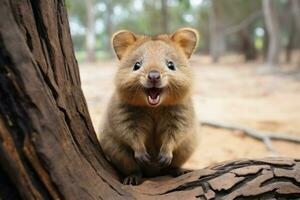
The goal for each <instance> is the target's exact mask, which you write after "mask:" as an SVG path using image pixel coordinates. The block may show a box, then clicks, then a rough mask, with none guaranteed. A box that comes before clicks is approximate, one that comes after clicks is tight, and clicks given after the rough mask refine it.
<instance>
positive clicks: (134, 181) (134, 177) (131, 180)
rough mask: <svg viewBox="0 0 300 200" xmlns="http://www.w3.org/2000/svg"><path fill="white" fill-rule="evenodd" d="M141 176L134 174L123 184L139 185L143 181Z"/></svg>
mask: <svg viewBox="0 0 300 200" xmlns="http://www.w3.org/2000/svg"><path fill="white" fill-rule="evenodd" d="M141 178H142V177H141V175H140V174H132V175H129V176H127V177H125V178H124V180H123V184H124V185H138V184H140V181H141Z"/></svg>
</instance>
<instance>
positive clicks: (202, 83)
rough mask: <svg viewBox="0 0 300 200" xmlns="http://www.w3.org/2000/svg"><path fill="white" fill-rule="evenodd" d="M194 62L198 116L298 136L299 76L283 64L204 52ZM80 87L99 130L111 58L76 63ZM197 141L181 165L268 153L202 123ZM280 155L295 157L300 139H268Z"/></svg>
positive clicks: (109, 89) (239, 135)
mask: <svg viewBox="0 0 300 200" xmlns="http://www.w3.org/2000/svg"><path fill="white" fill-rule="evenodd" d="M191 66H192V67H194V68H195V76H196V78H195V80H196V82H195V89H194V97H193V99H194V104H195V108H196V112H197V115H198V117H199V120H201V119H209V120H217V121H222V122H228V123H233V124H239V125H246V126H249V127H251V128H255V129H257V130H264V131H273V132H284V133H287V134H294V135H297V136H299V137H300V79H299V78H298V79H297V76H295V74H294V73H291V70H292V69H290V68H289V67H288V66H285V68H284V70H283V71H281V72H280V73H258V71H259V69H260V68H261V67H262V65H261V64H260V63H258V62H252V63H247V64H245V63H244V62H242V61H239V59H238V58H231V57H227V58H225V59H223V60H222V61H221V62H220V64H217V65H216V64H212V63H210V59H209V58H208V57H205V56H201V57H200V56H195V57H194V58H193V59H192V60H191ZM79 67H80V73H81V81H82V88H83V91H84V94H85V97H86V100H87V103H88V107H89V111H90V114H91V117H92V121H93V124H94V128H95V130H96V131H98V128H99V124H100V121H101V119H102V116H103V114H104V112H105V108H106V105H107V102H108V101H109V98H110V95H111V94H112V92H113V89H114V84H113V77H114V73H115V71H116V69H117V62H116V61H102V62H98V63H96V64H87V63H81V64H79ZM199 134H201V141H200V145H199V147H198V149H197V151H196V152H195V154H194V155H193V157H192V158H191V159H190V161H189V162H188V163H187V164H186V167H191V168H203V167H206V166H208V165H211V164H214V163H216V162H220V161H225V160H231V159H238V158H261V157H266V156H270V153H269V152H268V151H267V150H266V147H265V146H264V144H263V143H262V142H260V141H257V140H254V139H252V138H249V137H247V136H245V135H244V134H242V133H239V132H236V131H233V132H232V131H227V130H224V129H216V128H211V127H206V126H202V127H201V129H200V133H199ZM273 145H274V147H275V149H276V150H277V151H278V155H279V156H288V157H295V158H300V144H295V143H289V142H282V141H273Z"/></svg>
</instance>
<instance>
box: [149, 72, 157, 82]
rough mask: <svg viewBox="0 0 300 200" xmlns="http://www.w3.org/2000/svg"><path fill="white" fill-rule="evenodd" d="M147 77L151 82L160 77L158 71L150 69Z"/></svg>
mask: <svg viewBox="0 0 300 200" xmlns="http://www.w3.org/2000/svg"><path fill="white" fill-rule="evenodd" d="M148 79H149V80H150V81H151V82H153V83H156V82H157V81H158V80H159V79H160V73H159V72H158V71H154V70H153V71H150V72H149V74H148Z"/></svg>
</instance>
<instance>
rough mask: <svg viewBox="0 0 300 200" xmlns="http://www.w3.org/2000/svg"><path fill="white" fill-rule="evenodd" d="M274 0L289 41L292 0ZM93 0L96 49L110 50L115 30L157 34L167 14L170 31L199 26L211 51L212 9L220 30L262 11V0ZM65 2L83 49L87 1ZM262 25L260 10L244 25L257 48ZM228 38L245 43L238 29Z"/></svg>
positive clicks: (204, 47) (233, 44) (203, 45)
mask: <svg viewBox="0 0 300 200" xmlns="http://www.w3.org/2000/svg"><path fill="white" fill-rule="evenodd" d="M162 1H166V3H167V9H166V12H167V14H165V13H164V11H163V9H162ZM274 1H276V8H275V9H277V10H279V17H280V18H281V19H282V23H281V24H282V32H283V38H284V41H288V38H289V30H291V28H290V27H291V26H292V23H291V22H289V20H288V19H289V15H290V13H288V12H286V10H287V9H288V7H289V0H274ZM93 2H94V14H95V17H94V18H95V20H96V21H95V24H96V25H95V26H96V27H95V29H96V35H97V41H96V50H97V51H102V52H107V54H109V52H111V50H110V49H109V44H110V37H111V34H112V33H113V32H114V31H117V30H120V29H128V30H131V31H133V32H137V33H140V34H150V35H156V34H159V33H162V32H163V30H165V27H162V26H163V25H162V24H163V23H162V20H163V19H165V18H166V19H165V20H167V24H168V30H169V31H170V32H173V31H175V30H176V29H177V28H180V27H194V28H196V29H197V30H198V31H199V33H200V43H199V48H198V50H199V51H202V52H208V49H209V43H210V42H209V41H210V23H211V21H210V17H211V15H212V10H213V11H214V12H215V15H216V16H217V18H218V21H219V22H218V23H219V24H220V27H219V30H220V31H224V30H225V29H228V28H229V27H233V26H235V25H238V24H240V23H242V22H243V21H244V20H246V19H247V18H248V17H249V16H251V15H252V14H253V13H256V12H260V11H262V0H155V1H153V0H122V1H121V0H93ZM66 5H67V9H68V14H69V19H70V22H71V30H75V29H78V30H79V29H81V31H78V30H77V31H72V33H73V34H72V35H73V42H74V46H75V49H76V51H80V52H81V51H84V49H85V34H86V31H87V29H86V28H87V22H86V20H87V19H86V16H87V11H86V10H87V6H86V1H83V0H66ZM287 21H288V23H286V22H287ZM290 21H291V20H290ZM74 24H75V25H76V26H75V25H74ZM78 27H79V28H78ZM263 27H264V18H263V15H262V14H261V16H260V17H258V18H257V19H255V20H254V21H253V22H251V23H250V24H249V25H248V26H246V27H244V28H243V31H246V32H247V33H248V36H249V37H250V40H252V41H253V43H254V46H255V47H256V48H257V49H258V50H259V49H262V48H263V43H264V42H263V37H265V36H257V35H256V34H255V30H256V29H257V28H263ZM225 40H226V41H225V42H226V46H227V48H229V49H230V50H234V51H239V49H240V46H241V43H242V42H241V38H240V32H239V31H237V32H235V33H233V34H230V35H227V36H226V37H225ZM285 43H287V42H285ZM78 55H79V56H80V58H83V57H84V56H83V53H82V52H81V53H78ZM79 60H80V59H79Z"/></svg>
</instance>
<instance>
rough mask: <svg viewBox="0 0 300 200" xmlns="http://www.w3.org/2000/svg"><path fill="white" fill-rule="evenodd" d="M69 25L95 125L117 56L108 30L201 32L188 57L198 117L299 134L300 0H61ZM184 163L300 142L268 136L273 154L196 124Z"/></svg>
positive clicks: (295, 151)
mask: <svg viewBox="0 0 300 200" xmlns="http://www.w3.org/2000/svg"><path fill="white" fill-rule="evenodd" d="M67 7H68V14H69V22H70V29H71V34H72V38H73V45H74V49H75V53H76V58H77V60H78V63H79V67H80V71H81V80H82V88H83V90H84V93H85V96H86V99H87V103H88V106H89V110H90V113H91V117H92V120H93V123H94V127H95V129H96V131H97V130H98V127H99V124H100V122H101V118H102V117H103V114H104V112H105V108H106V103H107V102H108V101H109V97H110V95H111V94H112V92H113V88H114V85H113V76H114V73H115V71H116V69H117V64H118V62H117V60H116V59H115V57H114V54H113V51H112V49H111V47H110V37H111V35H112V34H113V33H114V32H115V31H117V30H120V29H128V30H131V31H133V32H136V33H138V34H147V35H156V34H159V33H172V32H174V31H175V30H176V29H178V28H180V27H193V28H196V29H197V30H198V31H199V33H200V43H199V47H198V49H197V51H196V53H195V56H194V57H193V58H192V59H191V62H190V64H191V66H192V67H193V68H195V73H196V77H197V78H196V80H197V81H196V87H195V91H194V102H195V107H196V111H197V114H198V115H199V120H200V119H203V120H213V121H218V122H224V123H231V124H235V125H242V126H247V127H251V128H253V129H256V130H258V131H261V130H263V131H270V132H280V133H283V134H288V135H295V136H299V137H300V1H299V0H157V1H152V0H118V1H117V0H85V1H84V0H67ZM201 135H202V137H201V145H200V146H199V149H198V151H197V152H196V153H195V155H194V157H193V158H192V159H191V161H190V162H189V163H188V165H190V166H192V167H203V166H207V165H208V164H212V163H215V162H219V161H223V160H229V159H236V158H257V157H264V156H270V155H277V156H278V155H279V156H283V155H284V156H291V157H300V145H299V144H296V143H291V142H283V141H273V146H274V149H275V151H276V152H273V153H271V152H270V151H268V150H267V148H266V146H265V145H264V143H263V142H261V141H259V140H255V139H253V138H250V137H248V136H246V135H245V134H244V133H242V132H239V131H228V130H225V129H216V128H212V127H209V126H203V127H202V128H201Z"/></svg>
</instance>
